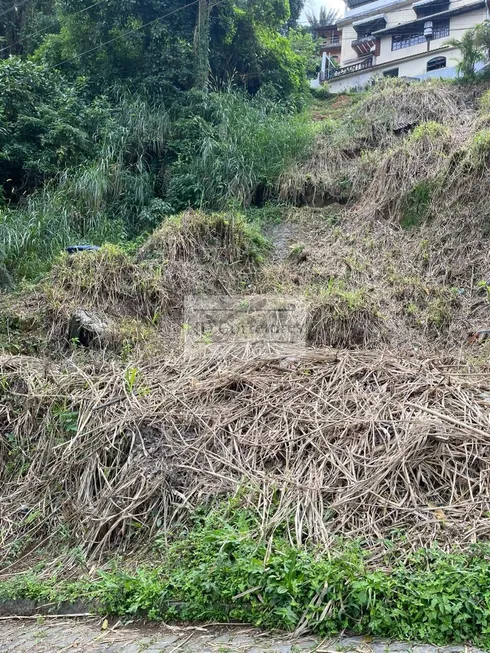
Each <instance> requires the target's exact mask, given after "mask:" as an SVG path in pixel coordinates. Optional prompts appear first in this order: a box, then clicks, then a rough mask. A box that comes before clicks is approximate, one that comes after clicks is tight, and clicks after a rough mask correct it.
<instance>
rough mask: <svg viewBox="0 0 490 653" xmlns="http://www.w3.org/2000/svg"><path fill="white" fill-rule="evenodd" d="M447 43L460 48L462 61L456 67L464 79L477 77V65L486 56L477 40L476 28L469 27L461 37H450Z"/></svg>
mask: <svg viewBox="0 0 490 653" xmlns="http://www.w3.org/2000/svg"><path fill="white" fill-rule="evenodd" d="M447 45H451V46H453V47H455V48H458V49H459V50H460V52H461V61H459V62H458V64H457V66H456V68H457V70H458V73H459V74H460V75H461V76H462V77H463V79H465V80H468V81H471V80H473V79H474V78H475V66H476V64H477V63H478V62H479V61H482V60H483V58H484V55H483V52H482V49H481V47H479V46H478V44H477V40H476V30H475V29H469V30H468V31H466V32H465V33H464V34H463V36H462V37H461V38H460V39H450V40H449V41H447Z"/></svg>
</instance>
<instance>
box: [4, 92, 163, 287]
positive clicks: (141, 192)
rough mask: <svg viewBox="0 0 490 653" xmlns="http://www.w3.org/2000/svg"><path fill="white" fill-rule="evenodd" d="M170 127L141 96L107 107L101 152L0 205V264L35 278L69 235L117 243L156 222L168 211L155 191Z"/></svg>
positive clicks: (99, 135)
mask: <svg viewBox="0 0 490 653" xmlns="http://www.w3.org/2000/svg"><path fill="white" fill-rule="evenodd" d="M169 129H170V121H169V118H168V116H167V113H166V112H165V110H164V109H160V108H158V107H153V106H151V105H149V104H148V103H146V102H145V101H144V100H141V99H131V98H122V99H121V101H120V104H119V106H118V107H117V108H116V109H113V110H112V111H110V112H109V113H108V110H107V107H101V109H100V125H98V126H97V128H96V129H95V130H94V138H95V139H96V140H97V141H98V147H99V151H98V155H97V157H95V158H94V159H92V160H87V161H86V162H85V164H84V165H82V166H79V167H77V168H71V169H66V170H63V171H60V173H59V174H58V176H57V177H56V178H54V179H52V180H51V181H49V182H48V183H47V184H46V185H45V186H44V187H42V188H40V189H38V190H37V191H35V192H34V193H33V194H32V195H30V196H29V197H28V198H27V199H25V200H23V201H22V202H20V203H19V205H18V206H17V207H15V208H7V207H5V208H4V209H3V210H2V211H1V212H0V268H1V269H3V270H4V271H5V272H6V273H8V275H9V276H10V277H13V278H28V279H36V278H37V277H38V276H39V275H41V274H43V273H44V272H46V270H47V269H48V268H49V265H50V261H52V259H53V258H54V257H56V256H57V255H58V253H59V252H60V250H61V249H62V248H63V247H65V246H66V245H67V244H68V243H69V242H70V241H81V242H93V243H96V244H100V243H101V242H104V241H105V240H112V241H115V242H118V241H121V240H125V239H128V238H133V237H135V236H136V235H138V234H139V233H141V232H143V231H150V230H151V229H153V228H154V227H155V226H156V225H157V224H158V223H159V222H160V221H161V218H162V215H164V214H165V213H168V212H169V211H168V207H167V205H166V204H165V203H164V202H163V201H158V200H157V199H156V198H155V184H156V177H157V171H158V170H159V166H160V161H161V157H162V156H163V152H164V148H165V143H166V140H167V134H168V132H169ZM5 278H7V276H6V275H5Z"/></svg>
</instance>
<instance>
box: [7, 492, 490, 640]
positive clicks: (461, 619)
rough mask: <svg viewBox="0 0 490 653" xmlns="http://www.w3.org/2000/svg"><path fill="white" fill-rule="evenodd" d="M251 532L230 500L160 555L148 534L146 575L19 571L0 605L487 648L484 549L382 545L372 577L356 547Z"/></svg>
mask: <svg viewBox="0 0 490 653" xmlns="http://www.w3.org/2000/svg"><path fill="white" fill-rule="evenodd" d="M259 532H260V519H258V518H257V517H256V516H255V515H254V514H252V513H251V512H249V511H247V510H245V509H242V508H239V507H238V506H237V504H236V501H235V503H234V504H233V503H232V504H231V505H230V506H225V507H219V508H216V509H214V510H211V511H210V512H209V513H208V514H207V515H204V516H202V515H201V516H197V515H195V517H194V526H193V527H192V528H191V530H190V531H188V532H187V533H182V534H181V537H180V538H177V539H175V541H174V542H173V543H172V544H170V546H169V547H167V545H166V544H165V540H164V538H163V537H162V540H160V539H159V536H158V535H157V538H156V541H155V546H157V547H158V557H159V558H160V559H161V558H162V556H163V561H162V563H161V564H159V565H157V566H149V565H148V566H141V567H139V568H138V569H136V570H134V569H132V570H125V569H124V568H122V567H120V566H119V567H118V566H116V565H114V566H113V568H112V570H110V571H104V572H100V573H99V575H98V577H95V578H93V577H92V578H91V579H88V580H82V581H77V582H70V581H62V580H60V579H56V578H51V579H48V580H46V579H42V580H40V579H39V578H37V577H36V576H34V575H32V574H26V575H24V574H23V575H21V576H19V577H17V578H15V577H14V578H13V579H7V580H4V581H2V582H0V597H1V598H3V599H6V598H30V599H34V600H39V601H42V602H44V603H45V602H53V603H55V604H56V603H58V602H60V601H62V600H66V599H68V600H69V599H74V598H78V599H81V600H88V601H90V600H95V601H96V605H97V606H98V609H99V610H100V611H101V612H102V613H104V614H111V615H117V616H131V617H135V616H136V617H147V618H150V619H153V620H155V619H156V620H160V619H165V620H166V621H167V620H170V619H177V620H185V621H244V622H246V623H251V624H253V625H255V626H260V627H262V628H264V627H265V628H281V629H286V630H293V629H294V628H296V627H297V626H298V624H299V623H300V622H301V623H306V624H307V625H308V627H309V629H310V630H311V631H312V632H313V633H316V634H318V635H322V636H331V635H335V634H339V633H341V632H343V631H344V630H347V631H350V632H353V633H358V634H370V635H373V636H379V637H385V638H390V639H401V640H412V641H426V642H431V643H433V644H437V645H444V644H450V643H463V642H467V643H471V644H473V645H476V646H480V647H483V648H488V647H489V646H490V623H489V618H490V562H489V553H490V549H489V546H488V545H479V546H477V545H474V546H472V547H471V548H469V549H468V550H467V551H466V552H461V551H450V552H447V551H443V550H442V549H439V548H438V547H437V546H435V547H433V548H431V549H419V550H417V551H412V552H411V553H408V554H406V555H405V556H399V555H398V553H397V548H396V544H397V541H396V540H393V541H392V540H390V541H389V542H385V543H384V551H385V552H384V554H382V555H381V557H379V556H378V557H377V564H378V568H377V569H375V568H373V567H372V566H371V565H370V564H369V559H368V556H367V553H366V550H365V549H364V548H363V546H362V542H361V541H357V542H356V541H342V540H338V541H337V543H334V544H333V545H332V546H331V547H330V549H329V551H328V552H325V551H321V550H315V549H309V548H304V549H298V548H296V547H294V546H292V545H291V544H290V543H289V541H288V539H287V536H286V533H282V532H280V531H276V534H275V535H274V538H273V540H272V541H271V543H270V545H269V544H268V542H267V541H265V540H263V539H260V538H259V536H258V533H259ZM393 546H394V548H393Z"/></svg>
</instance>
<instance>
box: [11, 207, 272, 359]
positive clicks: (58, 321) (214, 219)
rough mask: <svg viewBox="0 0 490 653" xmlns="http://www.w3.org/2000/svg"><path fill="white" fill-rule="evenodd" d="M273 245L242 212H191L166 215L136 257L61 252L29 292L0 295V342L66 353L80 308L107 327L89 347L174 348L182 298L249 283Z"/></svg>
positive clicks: (116, 251)
mask: <svg viewBox="0 0 490 653" xmlns="http://www.w3.org/2000/svg"><path fill="white" fill-rule="evenodd" d="M269 247H270V245H269V243H268V241H267V240H266V239H265V238H264V237H263V236H262V235H261V234H260V233H259V232H258V231H257V230H256V229H254V228H253V227H251V226H250V225H249V224H247V223H246V222H245V221H244V219H243V217H241V216H240V215H238V214H234V213H233V212H231V213H229V214H222V213H219V214H211V215H209V214H205V213H203V212H200V211H187V212H185V213H183V214H182V215H179V216H176V217H173V218H169V219H167V220H166V221H165V222H164V224H163V226H162V227H160V228H159V229H157V230H156V231H155V232H154V233H153V234H152V235H151V236H150V238H149V239H148V240H147V241H146V242H145V243H144V244H143V246H142V247H141V248H140V249H139V250H138V251H137V252H136V253H135V254H130V253H128V252H125V251H123V250H121V249H120V248H119V247H116V246H114V245H104V246H103V247H101V248H100V249H99V250H98V251H93V252H82V253H78V254H74V255H70V256H69V255H67V254H63V255H62V256H61V257H60V259H59V260H58V262H57V263H56V264H55V265H54V266H53V269H52V270H51V272H50V274H49V275H48V277H47V278H46V280H45V281H44V282H42V284H41V285H40V286H39V287H38V288H37V289H36V290H35V291H34V292H33V293H32V294H31V295H29V296H26V294H25V293H23V294H21V296H20V297H16V296H14V297H12V298H9V297H7V296H3V297H2V300H3V302H2V317H1V319H0V346H4V347H5V348H6V349H8V351H11V352H12V353H29V354H31V353H40V352H43V351H46V345H47V352H48V353H49V355H53V354H54V353H55V352H56V351H57V352H66V349H67V347H69V346H70V345H71V344H72V343H69V342H68V339H69V338H68V336H69V333H68V327H69V323H70V320H71V318H72V316H73V315H74V313H75V312H77V311H79V310H80V309H82V310H83V311H84V312H87V313H88V314H90V315H93V316H94V319H96V320H98V321H99V322H101V323H103V324H106V325H107V327H108V328H107V336H105V337H104V338H103V339H102V340H101V339H100V338H96V339H94V340H93V341H92V343H91V346H96V347H97V348H100V347H101V346H102V347H109V348H110V349H112V350H115V351H117V352H120V351H121V350H125V351H129V350H132V349H133V348H134V347H137V346H138V345H140V344H141V345H142V347H144V348H147V349H148V350H149V352H150V355H152V354H153V352H154V350H155V348H158V349H160V350H161V351H167V352H169V351H171V350H172V349H173V348H174V347H175V346H176V343H177V342H178V339H179V334H180V329H181V327H182V323H183V312H182V311H183V303H184V297H185V296H186V295H188V294H201V293H207V294H231V293H232V292H233V293H239V292H243V291H244V290H246V289H247V288H250V287H251V284H252V283H253V281H254V279H255V278H256V277H257V276H258V275H259V273H260V267H261V263H262V261H263V260H264V259H265V257H266V256H267V254H268V251H269Z"/></svg>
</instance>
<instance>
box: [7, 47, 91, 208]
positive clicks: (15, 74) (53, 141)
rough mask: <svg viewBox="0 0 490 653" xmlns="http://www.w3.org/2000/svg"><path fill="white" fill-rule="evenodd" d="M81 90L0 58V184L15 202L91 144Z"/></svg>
mask: <svg viewBox="0 0 490 653" xmlns="http://www.w3.org/2000/svg"><path fill="white" fill-rule="evenodd" d="M87 120H88V109H87V105H86V104H85V102H84V100H83V98H82V93H81V89H80V88H77V87H75V86H71V85H69V84H67V83H66V82H65V80H63V79H62V77H61V76H60V75H59V74H58V73H56V72H55V71H48V70H46V68H44V67H43V66H39V65H36V64H34V63H33V62H30V61H22V60H21V59H20V58H18V57H10V58H9V59H5V60H3V61H0V125H1V127H0V187H3V191H4V195H5V196H6V197H8V198H9V199H12V200H14V201H15V200H17V199H19V198H20V197H21V195H22V194H24V193H25V192H26V191H29V190H32V189H33V188H34V187H35V186H37V185H39V184H41V183H42V182H43V181H44V180H45V179H46V178H49V177H52V176H54V175H55V174H56V173H57V172H59V171H60V170H61V169H63V168H66V167H67V166H71V165H75V164H77V163H79V162H80V161H81V160H83V159H84V158H85V155H87V154H88V153H89V152H90V151H91V148H93V143H92V142H91V139H90V138H89V136H88V134H87V131H86V122H87Z"/></svg>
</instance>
